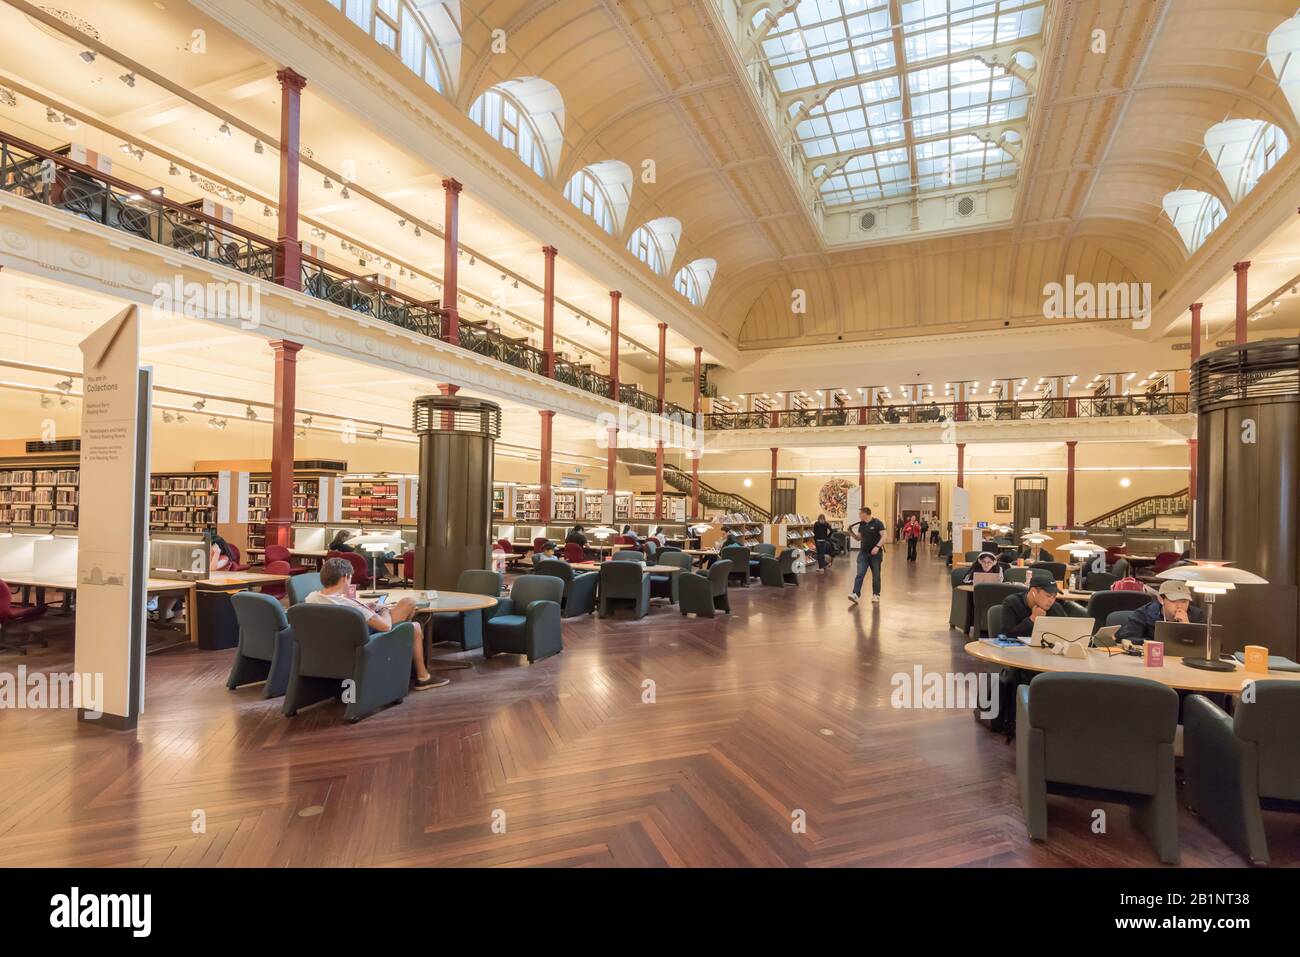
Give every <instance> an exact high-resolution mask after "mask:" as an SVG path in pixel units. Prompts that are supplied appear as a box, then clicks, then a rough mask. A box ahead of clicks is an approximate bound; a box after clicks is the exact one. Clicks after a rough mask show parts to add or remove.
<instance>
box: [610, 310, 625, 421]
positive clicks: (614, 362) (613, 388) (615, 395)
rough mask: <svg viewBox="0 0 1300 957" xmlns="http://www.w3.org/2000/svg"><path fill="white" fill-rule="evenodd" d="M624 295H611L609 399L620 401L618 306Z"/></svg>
mask: <svg viewBox="0 0 1300 957" xmlns="http://www.w3.org/2000/svg"><path fill="white" fill-rule="evenodd" d="M622 298H623V294H622V293H621V292H619V291H617V290H615V291H613V292H611V293H610V294H609V383H610V395H609V397H610V398H611V399H613V400H614V401H615V402H618V401H620V399H619V394H620V389H619V385H620V383H619V379H618V304H619V301H620V300H621V299H622Z"/></svg>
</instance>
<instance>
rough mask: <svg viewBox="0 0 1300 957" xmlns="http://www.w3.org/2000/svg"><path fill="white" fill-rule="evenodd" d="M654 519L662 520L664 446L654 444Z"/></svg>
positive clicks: (658, 443)
mask: <svg viewBox="0 0 1300 957" xmlns="http://www.w3.org/2000/svg"><path fill="white" fill-rule="evenodd" d="M655 518H656V519H658V520H659V521H661V522H662V521H663V518H664V444H663V442H656V443H655Z"/></svg>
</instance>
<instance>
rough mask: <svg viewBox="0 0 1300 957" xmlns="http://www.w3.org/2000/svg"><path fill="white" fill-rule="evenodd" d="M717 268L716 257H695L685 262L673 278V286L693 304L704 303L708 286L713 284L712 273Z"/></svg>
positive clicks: (700, 304) (699, 304)
mask: <svg viewBox="0 0 1300 957" xmlns="http://www.w3.org/2000/svg"><path fill="white" fill-rule="evenodd" d="M717 269H718V262H717V260H716V259H697V260H695V261H694V262H691V263H687V264H686V265H685V266H683V267H682V268H681V269H680V270H679V271H678V273H677V278H676V279H674V280H673V288H674V289H676V290H677V291H678V292H679V293H681V294H682V296H684V297H685V298H686V301H687V302H689V303H690V304H691V305H693V306H702V305H704V300H705V299H707V298H708V295H709V287H710V286H711V285H712V284H713V274H714V273H715V272H716V271H717Z"/></svg>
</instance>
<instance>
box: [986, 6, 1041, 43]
mask: <svg viewBox="0 0 1300 957" xmlns="http://www.w3.org/2000/svg"><path fill="white" fill-rule="evenodd" d="M1042 29H1043V8H1042V7H1041V6H1037V7H1031V8H1029V9H1027V10H1019V11H1017V12H1015V13H1004V14H1003V15H1002V16H1000V17H998V32H997V42H998V43H1010V42H1011V41H1012V40H1019V39H1020V38H1021V37H1031V36H1033V35H1034V34H1036V33H1039V32H1040V31H1041V30H1042Z"/></svg>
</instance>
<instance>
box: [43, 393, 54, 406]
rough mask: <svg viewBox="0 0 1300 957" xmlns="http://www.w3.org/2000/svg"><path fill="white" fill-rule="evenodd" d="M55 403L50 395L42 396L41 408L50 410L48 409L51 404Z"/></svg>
mask: <svg viewBox="0 0 1300 957" xmlns="http://www.w3.org/2000/svg"><path fill="white" fill-rule="evenodd" d="M53 401H54V400H53V399H51V398H50V397H49V396H48V395H42V396H41V408H42V409H48V408H49V407H50V403H51V402H53Z"/></svg>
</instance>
